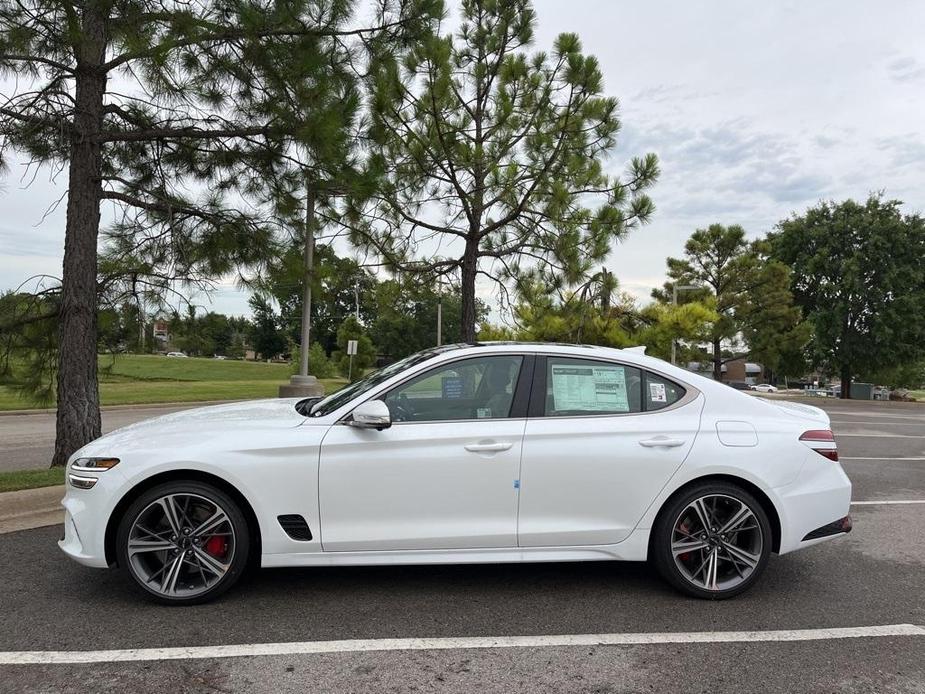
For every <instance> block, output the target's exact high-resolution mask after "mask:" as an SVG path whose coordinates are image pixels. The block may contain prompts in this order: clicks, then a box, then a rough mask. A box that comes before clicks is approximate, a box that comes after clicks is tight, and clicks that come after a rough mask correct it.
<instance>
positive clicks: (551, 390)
mask: <svg viewBox="0 0 925 694" xmlns="http://www.w3.org/2000/svg"><path fill="white" fill-rule="evenodd" d="M641 390H642V386H641V372H640V370H639V369H637V368H635V367H632V366H624V365H622V364H614V363H610V362H603V361H593V360H590V359H573V358H569V357H553V356H551V357H549V358H547V360H546V403H545V407H544V410H543V414H544V416H546V417H568V416H576V415H600V414H628V413H633V412H639V411H641V409H642V408H641Z"/></svg>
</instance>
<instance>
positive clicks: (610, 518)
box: [518, 355, 703, 547]
mask: <svg viewBox="0 0 925 694" xmlns="http://www.w3.org/2000/svg"><path fill="white" fill-rule="evenodd" d="M698 395H699V394H698V393H697V392H696V391H694V390H693V389H690V388H688V389H685V388H684V387H682V386H681V385H680V384H677V383H675V382H673V381H671V380H669V379H667V378H664V377H662V376H659V375H658V374H655V373H654V372H651V371H646V370H642V369H639V368H637V367H634V366H630V365H625V364H620V363H617V362H610V361H602V360H592V359H577V358H574V357H558V356H552V355H550V356H547V357H538V358H537V364H536V369H535V378H534V387H533V393H532V395H531V402H530V413H529V415H530V416H529V418H528V420H527V425H526V428H525V431H524V443H523V458H522V462H521V477H520V487H521V489H520V506H519V513H518V544H519V546H521V547H547V546H549V547H554V546H574V545H598V544H613V543H617V542H620V541H622V540H624V539H626V537H628V536H629V534H630V533H631V532H632V530H633V528H635V526H636V524H637V523H638V522H639V520H640V519H641V518H642V516H643V514H644V513H645V511H646V509H647V508H648V506H649V505H650V504H651V503H652V501H653V500H654V499H655V497H656V495H657V494H658V493H659V491H660V490H661V489H662V488H663V487H664V485H665V484H666V483H667V482H668V480H669V479H670V478H671V476H672V475H673V474H674V472H675V471H676V470H677V469H678V468H679V467H680V465H681V463H682V462H683V461H684V459H685V457H686V456H687V454H688V452H689V451H690V449H691V447H692V445H693V443H694V437H695V436H696V435H697V432H698V429H699V426H700V412H701V410H702V409H703V398H702V397H698Z"/></svg>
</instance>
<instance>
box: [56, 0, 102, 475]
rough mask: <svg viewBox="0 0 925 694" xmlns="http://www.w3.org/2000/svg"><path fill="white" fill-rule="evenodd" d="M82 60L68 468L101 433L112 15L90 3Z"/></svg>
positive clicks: (72, 187)
mask: <svg viewBox="0 0 925 694" xmlns="http://www.w3.org/2000/svg"><path fill="white" fill-rule="evenodd" d="M80 38H81V46H80V48H79V51H78V57H77V74H76V78H75V99H76V105H75V109H74V123H73V133H72V135H71V143H70V155H71V156H70V162H69V166H68V196H67V222H66V227H65V232H64V266H63V272H62V276H61V311H60V317H59V322H58V391H57V392H58V413H57V431H56V439H55V453H54V457H53V458H52V462H51V464H52V465H53V466H54V465H64V464H66V463H67V459H68V458H69V457H70V455H71V454H72V453H74V451H76V450H77V449H78V448H80V447H82V446H84V445H85V444H87V443H89V442H90V441H92V440H93V439H95V438H97V437H99V435H100V397H99V385H98V382H97V364H96V359H97V356H96V351H97V350H96V340H97V292H96V282H97V277H96V275H97V255H96V245H97V236H98V235H99V228H100V198H101V189H102V180H101V165H102V157H101V145H100V141H99V134H100V131H101V129H102V124H103V95H104V93H105V91H106V75H105V74H104V73H102V72H101V71H100V70H99V66H100V65H102V63H103V60H104V57H105V51H106V18H105V16H104V15H103V14H102V12H101V8H100V7H99V6H98V5H97V4H96V3H92V2H91V3H87V4H86V5H85V9H84V14H83V21H82V26H81V37H80Z"/></svg>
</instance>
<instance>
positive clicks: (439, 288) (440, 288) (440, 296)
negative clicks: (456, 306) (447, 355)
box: [437, 279, 443, 347]
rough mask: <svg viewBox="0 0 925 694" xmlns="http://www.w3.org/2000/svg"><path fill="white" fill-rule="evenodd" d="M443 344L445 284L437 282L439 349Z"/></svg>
mask: <svg viewBox="0 0 925 694" xmlns="http://www.w3.org/2000/svg"><path fill="white" fill-rule="evenodd" d="M442 344H443V282H442V280H440V279H438V280H437V347H439V346H440V345H442Z"/></svg>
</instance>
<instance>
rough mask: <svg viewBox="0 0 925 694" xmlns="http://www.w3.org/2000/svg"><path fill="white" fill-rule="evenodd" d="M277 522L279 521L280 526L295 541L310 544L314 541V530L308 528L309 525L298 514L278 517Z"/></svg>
mask: <svg viewBox="0 0 925 694" xmlns="http://www.w3.org/2000/svg"><path fill="white" fill-rule="evenodd" d="M276 520H278V521H279V524H280V526H282V528H283V530H285V531H286V534H287V535H288V536H289V537H291V538H292V539H293V540H299V541H300V542H308V541H309V540H311V539H312V529H311V528H309V527H308V523H306V522H305V519H304V518H303V517H302V516H299V515H297V514H293V515H286V516H277V517H276Z"/></svg>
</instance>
